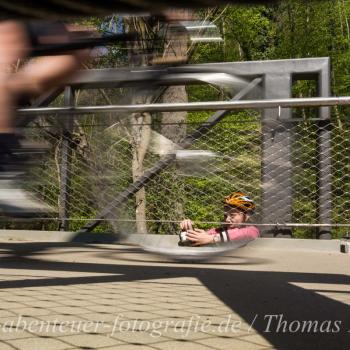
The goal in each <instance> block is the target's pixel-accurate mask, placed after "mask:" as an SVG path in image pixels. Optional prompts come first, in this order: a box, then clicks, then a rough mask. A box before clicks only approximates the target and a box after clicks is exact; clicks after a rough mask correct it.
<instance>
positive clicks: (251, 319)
mask: <svg viewBox="0 0 350 350" xmlns="http://www.w3.org/2000/svg"><path fill="white" fill-rule="evenodd" d="M55 246H56V247H57V245H55ZM132 249H133V248H132ZM38 258H40V256H39V257H38ZM0 268H3V269H14V270H17V271H18V270H21V269H23V270H28V269H30V270H47V271H63V272H64V271H70V272H72V271H74V272H92V273H97V274H98V273H103V274H104V275H103V276H91V277H86V276H84V277H62V278H57V277H55V278H40V279H36V280H35V279H27V280H12V281H0V289H3V288H6V289H8V288H29V287H45V286H55V285H60V286H62V285H72V284H89V283H108V282H132V281H141V282H142V281H147V280H154V279H159V280H160V283H162V279H169V278H175V277H194V278H197V279H198V280H200V282H201V283H202V284H203V285H204V286H205V287H206V288H208V289H209V290H210V291H211V292H212V293H213V294H215V296H216V297H217V298H218V299H220V300H221V301H222V302H224V303H225V304H226V305H227V306H229V307H230V308H231V309H232V310H233V311H234V312H235V313H237V314H239V315H240V316H241V318H242V319H243V320H245V321H246V322H247V323H248V324H251V325H252V327H253V328H254V329H256V330H257V331H258V332H259V334H261V335H262V336H263V337H264V338H266V339H267V340H268V341H269V342H270V343H272V344H273V346H274V347H275V348H277V349H282V350H289V349H293V350H294V349H320V348H322V349H327V350H328V349H334V350H342V349H344V350H345V349H348V348H349V344H350V332H349V331H350V307H349V306H348V305H346V304H345V303H342V302H338V301H336V300H333V299H330V298H328V297H326V296H322V295H320V294H317V293H316V291H314V290H310V289H304V288H301V287H298V286H295V285H294V284H292V283H322V284H333V285H334V284H335V285H337V284H339V285H349V284H350V278H349V276H346V275H342V274H322V273H293V272H265V271H237V270H236V271H235V270H228V269H222V268H220V267H218V268H215V267H214V268H213V266H211V268H205V266H202V265H198V267H193V266H190V267H189V266H185V265H179V264H172V265H169V266H166V265H165V264H164V265H157V266H139V265H135V264H134V265H130V266H128V265H120V264H117V263H115V264H103V263H79V262H75V263H74V262H60V261H49V260H45V259H43V260H39V259H35V258H29V257H28V258H25V257H20V256H12V257H11V256H9V257H3V258H2V259H1V262H0ZM105 274H110V275H108V276H106V275H105ZM326 289H327V288H326ZM303 327H304V328H303Z"/></svg>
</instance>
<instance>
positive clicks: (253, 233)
mask: <svg viewBox="0 0 350 350" xmlns="http://www.w3.org/2000/svg"><path fill="white" fill-rule="evenodd" d="M227 233H228V236H229V238H230V241H232V240H237V239H249V240H250V239H256V238H258V237H259V235H260V232H259V229H258V228H257V227H255V226H246V227H241V228H234V229H229V230H228V231H227Z"/></svg>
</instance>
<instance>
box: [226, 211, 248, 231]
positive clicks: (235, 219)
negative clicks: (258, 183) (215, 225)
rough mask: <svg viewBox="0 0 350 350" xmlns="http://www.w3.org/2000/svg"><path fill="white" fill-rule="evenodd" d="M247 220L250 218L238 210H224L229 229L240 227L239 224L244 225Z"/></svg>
mask: <svg viewBox="0 0 350 350" xmlns="http://www.w3.org/2000/svg"><path fill="white" fill-rule="evenodd" d="M247 219H248V216H247V215H246V214H244V213H243V212H242V211H240V210H238V209H235V208H231V207H225V208H224V220H225V223H226V224H227V226H228V227H229V228H234V227H239V225H237V224H242V223H244V222H246V221H247Z"/></svg>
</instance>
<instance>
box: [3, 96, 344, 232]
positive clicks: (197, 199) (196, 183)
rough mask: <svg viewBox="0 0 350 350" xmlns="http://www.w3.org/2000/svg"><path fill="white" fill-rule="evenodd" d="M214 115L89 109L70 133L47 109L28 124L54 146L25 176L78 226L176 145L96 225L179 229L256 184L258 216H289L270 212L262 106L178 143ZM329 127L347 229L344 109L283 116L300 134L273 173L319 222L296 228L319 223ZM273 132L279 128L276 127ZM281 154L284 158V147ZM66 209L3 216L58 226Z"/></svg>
mask: <svg viewBox="0 0 350 350" xmlns="http://www.w3.org/2000/svg"><path fill="white" fill-rule="evenodd" d="M91 94H92V92H89V93H87V95H86V96H85V98H88V99H89V98H90V99H91V98H92V97H91V96H92V95H91ZM209 116H210V113H207V112H191V113H188V114H187V116H186V119H185V120H184V121H182V122H181V123H178V122H174V123H169V122H167V123H164V122H163V120H162V115H161V114H155V115H152V116H151V115H149V114H139V115H137V116H136V117H135V115H134V116H130V115H120V114H119V115H118V114H115V113H108V114H107V113H106V114H105V115H99V116H94V115H87V116H84V115H81V116H78V117H74V124H73V129H72V130H70V132H69V134H68V136H67V134H65V129H64V127H63V126H62V123H61V122H60V119H59V118H56V117H40V118H38V119H36V120H35V121H33V122H32V123H31V124H30V125H29V126H28V127H27V128H26V130H25V132H26V134H27V136H28V137H29V138H34V139H36V140H40V141H43V140H45V142H46V143H48V144H49V145H50V151H49V152H48V153H47V155H46V156H45V157H44V158H43V159H42V160H40V161H38V164H37V166H35V167H33V168H32V169H31V173H30V177H29V178H28V181H27V182H26V184H25V186H26V187H27V189H28V190H30V191H31V192H32V193H34V194H35V195H36V197H37V198H39V199H40V200H42V201H44V202H45V203H47V204H48V205H50V206H51V207H52V208H54V211H55V212H57V213H59V212H60V208H62V206H66V209H67V211H66V214H65V215H66V216H67V217H66V218H67V219H68V220H69V229H70V230H78V229H79V228H81V227H82V226H83V225H84V224H86V222H88V221H89V220H93V219H94V218H95V217H96V215H98V213H99V212H100V211H101V210H103V209H104V208H106V207H108V206H109V205H110V204H111V203H112V202H113V200H114V199H115V198H116V196H117V195H118V194H119V193H121V192H123V191H125V189H128V188H129V187H130V185H131V184H132V183H133V182H135V181H136V180H138V179H139V178H140V177H141V176H142V175H143V174H144V173H145V172H146V171H147V170H148V169H150V168H152V167H153V166H154V165H156V164H158V163H159V161H161V160H162V159H164V157H166V156H168V155H169V154H174V155H175V154H176V155H177V156H174V159H173V161H171V162H169V165H168V166H167V167H164V169H161V170H160V171H158V173H157V174H156V176H154V177H153V178H152V179H149V180H148V181H146V182H145V184H144V186H142V188H141V189H140V190H139V191H137V192H136V194H133V195H130V196H129V197H128V198H127V199H126V200H125V201H124V202H123V204H121V205H117V206H115V207H113V208H112V210H110V211H109V213H108V215H105V217H104V219H105V220H102V221H101V224H100V225H98V227H97V228H96V229H95V230H99V231H106V230H113V231H115V232H120V231H121V232H148V233H159V234H175V233H178V231H179V226H178V222H179V221H180V220H182V219H183V218H191V219H192V220H194V221H195V222H196V224H197V225H198V227H202V228H209V227H213V226H215V225H218V223H219V222H221V221H222V220H223V208H222V206H223V205H222V201H223V198H224V196H225V195H228V194H229V193H230V192H232V191H237V190H239V191H243V192H245V193H247V194H248V195H249V196H250V197H251V198H252V199H254V201H255V203H256V205H257V209H256V213H255V215H254V216H252V217H251V222H252V223H257V224H261V223H264V224H271V225H275V224H277V223H278V224H281V223H282V224H283V218H281V220H278V219H277V220H276V221H273V222H266V220H265V221H264V217H263V215H262V206H263V205H264V203H263V192H264V184H263V183H262V173H263V171H264V169H263V166H264V165H263V164H264V163H266V162H269V158H266V159H263V149H264V140H266V135H263V133H264V128H263V121H262V120H261V117H260V115H259V114H258V113H257V112H254V111H241V112H232V113H230V114H228V115H227V116H226V117H225V118H223V119H222V120H221V121H220V122H219V123H217V124H216V125H215V126H213V127H212V128H211V129H210V130H209V131H208V132H207V133H205V134H204V133H203V134H202V135H199V137H198V139H196V140H195V142H193V144H192V145H191V146H190V147H189V148H188V150H187V153H186V151H183V150H181V147H179V144H181V142H182V140H183V138H184V137H186V135H189V134H191V133H192V132H193V131H195V130H196V129H198V127H199V126H200V125H202V123H203V122H205V121H206V120H207V118H208V117H209ZM326 128H327V130H330V132H331V144H330V146H331V150H330V152H331V153H330V154H331V160H330V163H329V164H331V166H330V175H331V184H332V193H331V197H330V198H331V203H330V208H331V220H332V221H331V222H332V224H333V225H334V227H333V228H332V234H333V236H334V237H335V236H341V235H342V234H343V233H344V232H345V231H346V230H347V228H346V227H336V226H337V225H340V226H341V225H346V224H347V223H348V222H349V218H350V179H349V167H350V156H349V147H350V123H345V122H342V123H340V122H339V120H338V119H336V118H334V120H333V119H332V120H330V122H329V124H328V123H320V122H319V121H318V120H313V119H308V118H304V119H300V118H299V119H295V120H292V121H289V122H288V123H283V122H280V123H279V125H278V127H276V128H275V132H282V133H283V132H285V131H288V133H286V135H287V136H286V137H290V138H291V140H290V144H291V150H290V156H289V160H290V165H289V167H285V168H284V167H283V166H282V167H279V168H278V169H279V172H278V173H276V172H274V173H273V176H274V177H278V178H282V179H284V178H285V177H289V181H290V186H291V192H290V193H291V198H288V200H289V202H290V203H291V222H289V223H294V224H309V225H310V227H306V228H300V227H299V228H294V229H293V231H294V234H295V235H296V236H300V237H312V236H314V234H315V229H314V228H313V227H312V225H313V224H318V223H319V208H318V204H317V203H318V196H319V190H320V183H319V157H320V152H323V150H322V149H320V147H319V135H320V131H321V132H322V130H323V129H326ZM264 136H265V137H264ZM267 136H268V138H270V139H271V138H272V139H273V137H274V135H273V133H272V134H271V133H270V134H269V135H267ZM65 137H66V138H67V137H69V162H68V165H67V169H66V170H67V174H68V175H67V178H66V179H65V181H67V182H66V185H65V186H62V144H63V142H64V140H65ZM181 152H183V153H181ZM273 159H274V160H273V161H274V162H278V160H279V152H278V151H277V152H275V153H274V154H273ZM284 169H285V170H284ZM267 175H269V174H267ZM62 192H65V193H66V194H67V198H66V199H65V203H62V196H60V194H62ZM271 193H272V195H271ZM276 198H278V193H276ZM276 198H275V197H274V192H273V191H270V198H269V199H268V200H269V201H271V202H275V205H276V211H278V207H279V206H281V205H283V203H279V202H278V201H277V199H276ZM265 200H266V199H265ZM62 219H63V218H62V214H61V217H59V215H58V214H57V215H53V216H52V218H46V219H45V220H42V219H41V220H40V219H38V218H36V219H35V218H33V220H32V221H31V222H30V223H28V222H26V223H18V222H11V223H10V222H8V221H6V220H5V221H4V222H3V225H5V226H6V227H12V228H15V227H20V226H21V225H27V226H28V225H30V227H31V228H39V227H40V228H46V229H57V228H59V225H60V222H61V221H62ZM215 223H216V224H215Z"/></svg>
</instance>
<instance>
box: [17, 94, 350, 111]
mask: <svg viewBox="0 0 350 350" xmlns="http://www.w3.org/2000/svg"><path fill="white" fill-rule="evenodd" d="M345 105H350V96H341V97H310V98H282V99H267V100H246V101H232V100H231V101H225V102H222V101H214V102H190V103H154V104H139V105H133V106H131V105H111V106H84V107H42V108H22V109H18V113H19V115H33V114H36V115H45V114H92V113H106V112H128V113H137V112H178V111H203V110H227V111H228V110H234V109H265V108H278V107H281V108H293V107H322V106H345Z"/></svg>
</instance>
